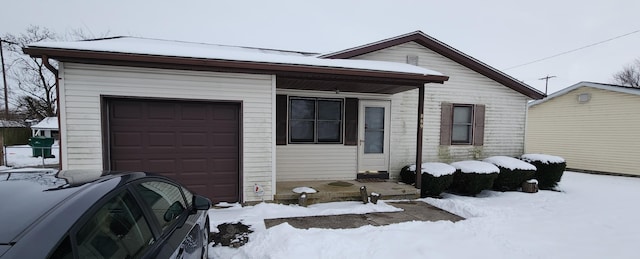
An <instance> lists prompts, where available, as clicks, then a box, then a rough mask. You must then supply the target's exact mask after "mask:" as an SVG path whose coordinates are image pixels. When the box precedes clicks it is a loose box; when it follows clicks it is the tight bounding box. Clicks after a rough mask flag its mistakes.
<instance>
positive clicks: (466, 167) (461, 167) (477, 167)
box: [451, 160, 500, 174]
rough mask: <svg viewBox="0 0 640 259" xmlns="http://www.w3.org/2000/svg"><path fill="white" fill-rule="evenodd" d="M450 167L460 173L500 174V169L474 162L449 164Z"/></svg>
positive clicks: (484, 163) (485, 163) (488, 164)
mask: <svg viewBox="0 0 640 259" xmlns="http://www.w3.org/2000/svg"><path fill="white" fill-rule="evenodd" d="M451 166H453V167H455V168H456V169H458V171H460V172H462V173H474V174H497V173H499V172H500V169H498V167H496V166H495V165H492V164H490V163H487V162H482V161H475V160H468V161H460V162H455V163H451Z"/></svg>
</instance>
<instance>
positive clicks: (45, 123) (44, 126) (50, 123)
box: [31, 117, 58, 130]
mask: <svg viewBox="0 0 640 259" xmlns="http://www.w3.org/2000/svg"><path fill="white" fill-rule="evenodd" d="M31 128H32V129H40V130H57V129H58V117H46V118H44V119H42V120H41V121H40V122H38V123H36V124H35V125H33V126H31Z"/></svg>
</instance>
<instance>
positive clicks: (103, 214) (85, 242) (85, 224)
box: [72, 189, 156, 258]
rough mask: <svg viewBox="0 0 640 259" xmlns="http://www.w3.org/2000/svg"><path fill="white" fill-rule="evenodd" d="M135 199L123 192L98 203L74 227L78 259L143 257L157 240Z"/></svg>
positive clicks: (125, 191)
mask: <svg viewBox="0 0 640 259" xmlns="http://www.w3.org/2000/svg"><path fill="white" fill-rule="evenodd" d="M144 214H145V213H144V211H143V208H142V207H140V205H139V204H138V202H137V200H136V199H135V197H134V196H133V195H132V193H131V192H129V191H128V190H126V189H120V190H118V191H116V192H114V193H113V194H112V195H109V196H107V198H106V200H105V201H101V202H99V203H97V204H96V205H95V206H94V207H93V208H92V209H90V210H89V213H88V215H87V216H86V217H83V219H81V220H80V221H79V222H78V225H77V226H75V227H74V228H75V230H74V231H73V233H74V234H73V235H72V237H73V241H74V243H75V246H74V253H75V254H76V258H141V257H143V256H145V255H146V254H147V253H148V252H149V250H150V249H151V248H152V247H153V245H154V243H155V241H156V239H155V237H154V234H153V230H152V228H151V225H150V224H149V222H148V221H147V217H145V215H144Z"/></svg>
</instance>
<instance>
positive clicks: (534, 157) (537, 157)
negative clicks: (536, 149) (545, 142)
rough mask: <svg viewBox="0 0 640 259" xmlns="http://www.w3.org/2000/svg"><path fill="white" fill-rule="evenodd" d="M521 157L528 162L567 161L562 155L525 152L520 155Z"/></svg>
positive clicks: (557, 162)
mask: <svg viewBox="0 0 640 259" xmlns="http://www.w3.org/2000/svg"><path fill="white" fill-rule="evenodd" d="M520 159H522V160H523V161H526V162H533V161H538V162H541V163H543V164H550V163H555V164H559V163H564V162H565V161H564V158H562V157H559V156H552V155H545V154H524V155H522V156H521V157H520Z"/></svg>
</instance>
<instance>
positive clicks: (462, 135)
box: [451, 104, 473, 144]
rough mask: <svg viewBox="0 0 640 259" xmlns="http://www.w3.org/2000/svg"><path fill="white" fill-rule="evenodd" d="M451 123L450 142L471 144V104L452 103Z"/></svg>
mask: <svg viewBox="0 0 640 259" xmlns="http://www.w3.org/2000/svg"><path fill="white" fill-rule="evenodd" d="M452 124H453V125H452V128H451V143H452V144H471V140H472V136H473V106H472V105H464V104H454V105H453V123H452Z"/></svg>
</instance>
